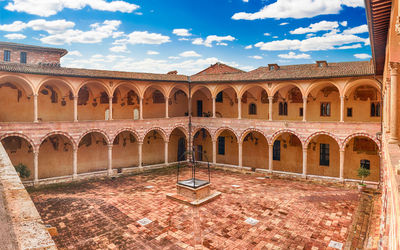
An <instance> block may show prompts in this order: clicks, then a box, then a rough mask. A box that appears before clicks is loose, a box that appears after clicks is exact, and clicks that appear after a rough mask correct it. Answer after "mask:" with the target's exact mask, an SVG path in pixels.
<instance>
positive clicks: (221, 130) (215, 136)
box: [211, 127, 239, 141]
mask: <svg viewBox="0 0 400 250" xmlns="http://www.w3.org/2000/svg"><path fill="white" fill-rule="evenodd" d="M224 130H229V131H230V132H232V133H233V134H234V135H235V137H236V140H238V141H239V136H238V134H237V133H236V132H235V130H234V129H232V128H230V127H220V128H218V129H217V130H216V131H215V132H214V134H212V137H211V138H212V139H213V140H214V141H216V140H217V138H218V136H219V135H220V134H221V133H222V132H224Z"/></svg>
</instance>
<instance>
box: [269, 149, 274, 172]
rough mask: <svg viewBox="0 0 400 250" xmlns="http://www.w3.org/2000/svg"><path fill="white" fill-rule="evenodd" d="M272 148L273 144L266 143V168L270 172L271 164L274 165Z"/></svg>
mask: <svg viewBox="0 0 400 250" xmlns="http://www.w3.org/2000/svg"><path fill="white" fill-rule="evenodd" d="M273 149H274V144H268V170H269V172H270V173H272V170H273V165H274V162H273V159H274V158H273V157H272V154H273V153H274V152H273Z"/></svg>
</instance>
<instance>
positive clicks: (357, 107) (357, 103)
mask: <svg viewBox="0 0 400 250" xmlns="http://www.w3.org/2000/svg"><path fill="white" fill-rule="evenodd" d="M380 100H381V97H380V93H378V100H376V101H371V100H369V99H368V100H366V101H362V100H360V99H358V100H354V91H353V93H351V95H350V96H349V97H348V99H347V100H345V102H344V121H357V122H361V121H362V122H380V121H381V117H380V116H378V117H372V116H371V102H377V101H379V102H380ZM347 108H352V109H353V117H348V116H347ZM381 110H382V109H381ZM381 115H382V112H381Z"/></svg>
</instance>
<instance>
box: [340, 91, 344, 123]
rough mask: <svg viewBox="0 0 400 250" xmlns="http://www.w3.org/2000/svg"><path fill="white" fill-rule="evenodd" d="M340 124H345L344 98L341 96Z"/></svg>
mask: <svg viewBox="0 0 400 250" xmlns="http://www.w3.org/2000/svg"><path fill="white" fill-rule="evenodd" d="M340 122H344V96H340Z"/></svg>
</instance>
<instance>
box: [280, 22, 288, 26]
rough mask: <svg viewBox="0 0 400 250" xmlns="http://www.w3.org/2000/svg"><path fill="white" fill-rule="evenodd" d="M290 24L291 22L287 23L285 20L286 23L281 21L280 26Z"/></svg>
mask: <svg viewBox="0 0 400 250" xmlns="http://www.w3.org/2000/svg"><path fill="white" fill-rule="evenodd" d="M288 24H289V23H286V22H285V23H280V24H279V25H280V26H283V25H288Z"/></svg>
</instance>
